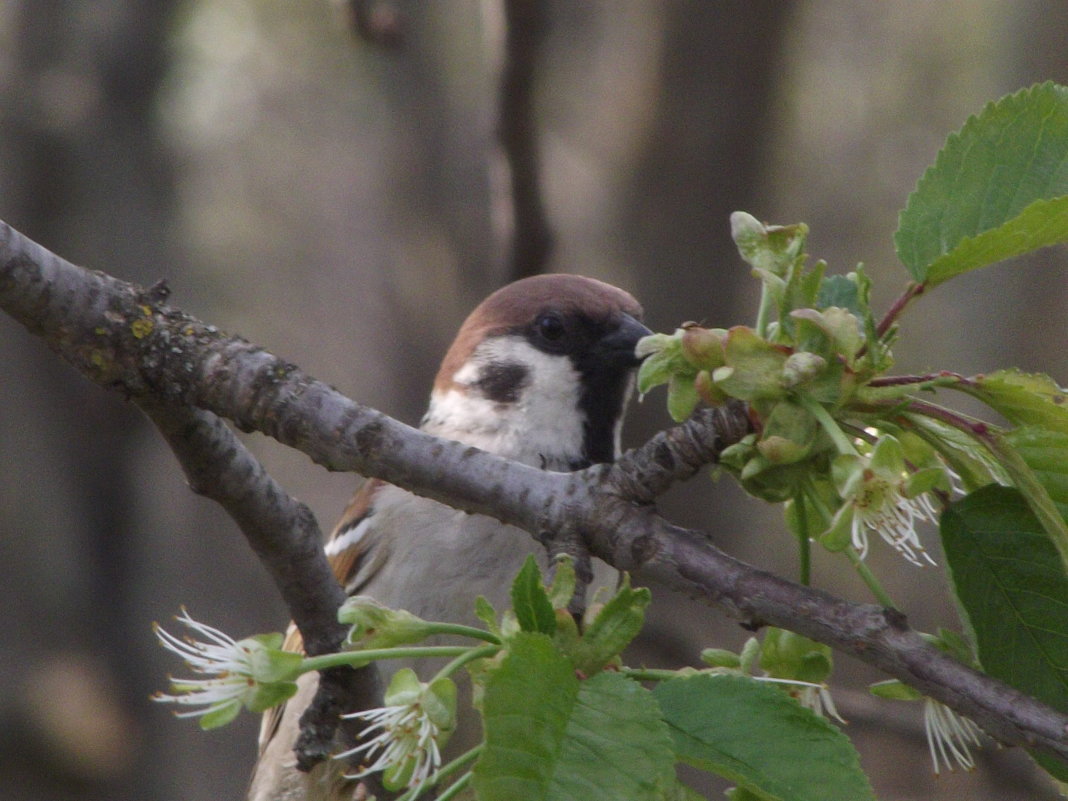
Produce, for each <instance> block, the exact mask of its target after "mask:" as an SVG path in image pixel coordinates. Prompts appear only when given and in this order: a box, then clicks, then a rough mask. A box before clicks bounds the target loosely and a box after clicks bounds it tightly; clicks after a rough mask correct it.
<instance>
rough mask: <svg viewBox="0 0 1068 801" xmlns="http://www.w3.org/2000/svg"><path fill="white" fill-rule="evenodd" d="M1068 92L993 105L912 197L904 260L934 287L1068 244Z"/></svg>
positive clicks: (1022, 95)
mask: <svg viewBox="0 0 1068 801" xmlns="http://www.w3.org/2000/svg"><path fill="white" fill-rule="evenodd" d="M1066 195H1068V89H1066V88H1065V87H1063V86H1057V85H1056V84H1053V83H1044V84H1041V85H1038V86H1034V87H1031V88H1030V89H1025V90H1023V91H1020V92H1017V93H1016V94H1013V95H1009V96H1006V97H1003V98H1002V99H1001V100H998V101H996V102H994V103H990V104H989V105H988V106H987V107H986V108H985V109H983V111H982V112H981V113H980V114H978V115H977V116H974V117H972V118H971V119H969V120H968V121H967V122H966V123H965V124H964V127H963V128H961V130H960V131H959V132H957V133H955V134H952V135H951V136H950V137H949V139H948V140H947V141H946V145H945V147H943V148H942V150H941V152H940V153H939V154H938V158H937V159H936V160H935V163H934V166H932V167H930V168H929V169H928V170H927V172H925V173H924V175H923V177H922V178H920V181H919V183H918V184H917V186H916V190H915V191H914V192H913V193H912V194H911V195H910V196H909V200H908V203H907V205H906V207H905V209H904V211H902V212H901V218H900V224H899V226H898V230H897V233H896V234H895V235H894V242H895V245H896V247H897V253H898V257H899V258H900V259H901V261H902V263H903V264H904V265H905V267H906V268H907V269H908V271H909V272H910V273H911V274H912V277H913V278H915V279H916V280H917V281H922V282H926V283H927V284H928V285H929V286H934V285H936V284H940V283H942V282H943V281H945V280H947V279H949V278H952V277H953V276H955V275H959V274H961V273H964V272H967V271H969V270H972V269H975V268H976V267H982V266H984V265H987V264H992V263H994V262H996V261H1000V260H1002V259H1006V258H1009V257H1011V256H1016V255H1019V254H1021V253H1026V252H1028V251H1030V250H1035V249H1036V248H1040V247H1044V246H1046V245H1052V244H1055V243H1057V242H1062V241H1064V240H1066V239H1068V197H1065V196H1066Z"/></svg>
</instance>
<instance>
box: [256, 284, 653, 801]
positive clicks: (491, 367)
mask: <svg viewBox="0 0 1068 801" xmlns="http://www.w3.org/2000/svg"><path fill="white" fill-rule="evenodd" d="M641 317H642V309H641V306H640V305H639V304H638V302H637V301H636V300H635V299H634V298H633V297H632V296H631V295H629V294H628V293H627V292H625V291H623V290H621V289H618V288H616V287H614V286H611V285H609V284H606V283H603V282H601V281H596V280H594V279H591V278H585V277H582V276H578V275H563V274H553V275H539V276H534V277H530V278H525V279H522V280H520V281H516V282H515V283H512V284H509V285H507V286H505V287H503V288H501V289H499V290H497V291H496V292H494V293H493V294H492V295H490V296H489V297H488V298H486V299H485V300H484V301H483V302H482V303H481V304H479V305H478V306H477V307H476V308H475V310H474V311H473V312H471V314H470V315H469V316H468V317H467V319H466V320H465V322H464V323H463V325H462V326H461V327H460V330H459V332H458V334H457V335H456V339H455V340H454V341H453V343H452V345H451V346H450V347H449V349H448V352H447V353H446V354H445V358H444V360H443V361H442V364H441V368H440V370H439V371H438V373H437V377H436V378H435V380H434V385H433V390H432V392H431V395H430V405H429V408H428V410H427V412H426V415H425V416H424V417H423V419H422V422H421V424H420V427H421V428H422V430H424V431H427V432H429V433H431V434H435V435H437V436H439V437H443V438H446V439H451V440H457V441H459V442H462V443H464V444H467V445H472V446H474V447H477V448H480V449H482V450H485V451H489V452H491V453H495V454H498V455H499V456H503V457H506V458H508V459H512V460H515V461H519V462H523V463H526V464H528V465H532V466H536V467H539V468H541V469H544V470H553V471H573V470H579V469H582V468H585V467H588V466H590V465H592V464H595V463H600V462H608V461H613V460H614V459H615V458H616V457H617V455H618V453H619V443H620V430H621V427H622V422H623V413H624V410H625V407H626V404H627V399H628V397H629V396H630V394H631V392H632V390H633V385H634V368H635V367H637V366H638V364H639V360H638V359H637V358H636V357H635V355H634V348H635V345H636V344H637V342H638V340H639V339H641V338H642V337H643V336H646V335H648V334H649V333H650V331H649V329H647V328H646V327H645V326H644V325H643V324H642V323H641ZM325 547H326V553H327V556H328V558H329V560H330V562H331V565H332V567H333V569H334V573H335V575H336V576H337V579H338V581H339V582H340V583H341V585H342V586H343V587H344V588H345V591H346V592H347V593H348V594H349V595H369V596H371V597H373V598H374V599H375V600H377V601H378V602H380V603H382V604H384V605H386V606H389V607H392V608H397V609H406V610H408V611H409V612H411V613H413V614H415V615H417V616H419V617H421V618H424V619H427V620H435V621H447V622H458V623H467V624H470V625H475V624H477V622H478V621H477V619H476V618H475V615H474V600H475V598H476V597H477V596H479V595H482V596H485V597H486V598H487V600H489V601H490V603H492V604H493V605H494V606H495V607H496V608H507V606H508V593H509V588H510V586H511V581H512V578H513V577H514V576H515V574H516V573H517V572H518V570H519V568H520V567H521V566H522V564H523V562H524V560H525V559H526V557H527V555H528V554H534V555H536V556H537V557H538V558H539V561H540V562H541V564H542V567H543V568H544V567H545V566H546V563H547V554H546V552H545V549H544V547H542V546H541V545H539V544H538V543H537V542H536V541H535V540H534V538H533V537H531V536H530V534H528V533H527V532H525V531H523V530H521V529H518V528H515V527H513V526H509V525H505V524H503V523H501V522H499V521H497V520H494V519H492V518H489V517H485V516H482V515H477V514H468V513H466V512H460V511H457V510H455V509H452V508H451V507H449V506H446V505H444V504H441V503H439V502H437V501H433V500H429V499H427V498H421V497H419V496H417V495H413V494H412V493H410V492H407V491H406V490H403V489H400V488H399V487H396V486H393V485H391V484H388V483H385V482H383V481H380V480H377V479H371V480H368V481H366V482H364V483H363V485H362V486H361V487H360V488H359V489H358V490H357V492H356V494H355V496H354V497H353V499H352V501H351V502H350V503H349V505H348V507H347V508H346V510H345V512H344V514H343V515H342V517H341V520H340V521H339V522H338V524H337V526H336V527H335V528H334V530H333V532H332V534H331V535H330V537H329V539H328V541H327V544H326V546H325ZM594 561H595V567H594V581H593V582H592V583H591V586H592V587H597V586H600V585H603V584H610V583H611V580H612V577H613V575H614V574H613V572H612V571H611V569H610V568H608V566H607V565H604V564H603V563H597V560H594ZM287 647H289V648H291V649H294V650H296V649H299V648H300V641H299V633H296V631H295V629H294V628H293V627H292V626H291V627H290V636H289V638H288V641H287ZM379 667H380V669H383V670H387V671H389V672H392V671H394V670H396V669H398V668H399V667H400V665H397V664H395V663H393V660H390V663H380V665H379ZM413 667H415V669H416V670H417V672H419V666H418V665H413ZM423 672H424V673H426V672H427V670H426V668H424V671H423ZM432 673H433V668H431V669H430V671H429V674H430V675H432ZM421 678H422V679H424V680H426V679H427V678H428V675H421ZM386 680H387V681H388V676H387V679H386ZM317 686H318V675H317V674H306V675H304V676H302V677H301V680H300V682H299V690H298V692H297V694H296V695H295V696H294V697H293V698H291V699H290V700H289V701H288V702H287V703H286V705H285V707H284V708H283V709H281V710H280V711H279V708H276V709H274V710H271V711H269V712H268V713H267V714H266V715H265V716H264V720H263V725H262V728H261V734H260V753H259V759H258V761H257V764H256V767H255V770H254V773H253V777H252V781H251V785H250V790H249V796H248V797H249V799H250V801H268V799H270V801H309V800H310V799H331V800H332V801H333V800H335V799H336V800H338V801H340V799H354V798H359V797H361V796H360V795H358V794H357V793H360V792H362V791H361V790H359V789H358V786H359V782H357V781H353V780H346V779H345V778H344V776H343V774H344V772H345V771H346V770H351V768H348V767H347V766H345V765H343V764H340V763H337V762H335V761H333V760H330V761H328V762H332V763H333V764H323V765H319V766H317V767H316V768H314V769H313V770H312V771H311V772H310V773H303V772H300V771H298V770H297V768H296V757H295V755H294V752H293V746H294V744H295V743H296V740H297V737H298V734H299V719H300V715H301V713H302V712H303V711H304V709H305V708H306V707H307V705H308V704H309V703H310V701H311V699H312V697H313V696H314V694H315V690H316V688H317ZM464 726H465V723H464V721H463V720H462V719H461V721H460V730H458V731H457V735H460V734H461V730H462V729H463V728H464ZM468 728H471V724H470V723H469V724H468ZM475 733H476V734H477V727H476V732H475ZM472 736H473V735H470V734H468V736H467V738H466V739H467V740H468V741H470V742H471V744H473V741H472V740H471V738H472ZM460 739H461V740H462V739H464V738H463V737H461V738H460ZM453 740H454V741H456V740H457V737H456V736H454V738H453ZM339 750H340V749H339Z"/></svg>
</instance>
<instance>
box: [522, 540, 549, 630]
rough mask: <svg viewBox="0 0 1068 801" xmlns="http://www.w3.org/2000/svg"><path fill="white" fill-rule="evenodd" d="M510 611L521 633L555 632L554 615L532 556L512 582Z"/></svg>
mask: <svg viewBox="0 0 1068 801" xmlns="http://www.w3.org/2000/svg"><path fill="white" fill-rule="evenodd" d="M512 609H513V610H514V611H515V616H516V619H517V620H518V621H519V628H520V629H522V630H523V631H540V632H541V633H542V634H552V633H553V632H554V631H556V613H555V612H554V611H553V605H552V603H551V602H550V601H549V594H548V593H547V592H546V591H545V587H544V585H543V584H542V583H541V570H539V569H538V563H537V561H535V559H534V557H533V556H528V557H527V558H526V561H525V562H523V567H521V568H520V569H519V573H518V574H517V575H516V577H515V581H513V582H512Z"/></svg>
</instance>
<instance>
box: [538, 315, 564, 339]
mask: <svg viewBox="0 0 1068 801" xmlns="http://www.w3.org/2000/svg"><path fill="white" fill-rule="evenodd" d="M534 326H535V328H537V330H538V334H540V335H541V337H542V339H544V340H546V341H547V342H556V341H558V340H559V339H560V338H561V337H563V335H564V334H565V333H566V331H565V329H564V323H563V321H562V320H561V319H560V318H559V317H558V316H557V315H555V314H543V315H541V316H540V317H539V318H538V319H537V320H535V321H534Z"/></svg>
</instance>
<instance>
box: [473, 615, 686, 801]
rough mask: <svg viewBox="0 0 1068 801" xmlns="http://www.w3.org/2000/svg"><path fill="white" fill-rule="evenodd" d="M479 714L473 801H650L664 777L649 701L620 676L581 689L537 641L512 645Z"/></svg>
mask: <svg viewBox="0 0 1068 801" xmlns="http://www.w3.org/2000/svg"><path fill="white" fill-rule="evenodd" d="M483 709H484V722H485V736H486V743H485V746H484V749H483V752H482V755H481V756H480V757H479V761H478V764H477V765H476V766H475V770H474V785H475V791H476V793H477V794H478V798H479V799H480V801H513V800H514V799H517V798H522V799H524V801H550V800H551V801H588V799H592V798H596V799H600V800H603V801H655V799H657V798H659V797H660V792H661V788H663V787H665V786H668V780H669V779H670V778H671V776H672V768H673V762H674V760H673V757H672V753H671V742H670V738H669V736H668V733H667V727H666V726H665V725H664V723H663V721H662V720H660V709H659V706H658V705H657V703H656V701H654V700H653V698H652V695H651V694H650V693H649V692H648V691H647V690H645V689H644V688H643V687H641V685H639V684H638V683H636V682H634V681H631V680H630V679H627V678H625V677H623V676H621V675H620V674H618V673H599V674H598V675H596V676H594V677H593V678H591V679H589V680H586V681H579V680H578V678H577V677H576V676H575V671H574V668H573V666H572V664H571V662H570V660H568V659H567V658H566V657H564V656H563V655H562V654H560V653H559V652H558V651H557V650H556V649H555V648H553V645H552V642H551V641H550V640H549V639H548V638H547V637H545V635H542V634H533V633H526V632H524V633H521V634H519V635H517V636H516V637H515V638H514V639H513V640H512V641H511V642H510V644H509V651H508V655H507V656H506V657H505V659H504V661H503V663H502V664H501V666H500V668H498V669H497V670H496V671H495V672H494V673H493V675H492V676H491V677H490V679H489V681H488V682H487V684H486V693H485V698H484V701H483Z"/></svg>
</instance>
